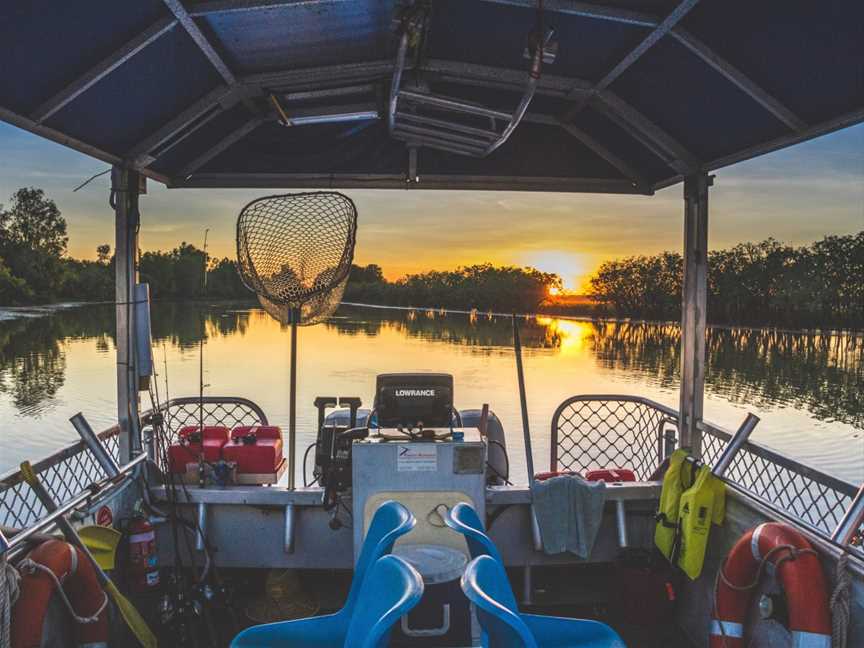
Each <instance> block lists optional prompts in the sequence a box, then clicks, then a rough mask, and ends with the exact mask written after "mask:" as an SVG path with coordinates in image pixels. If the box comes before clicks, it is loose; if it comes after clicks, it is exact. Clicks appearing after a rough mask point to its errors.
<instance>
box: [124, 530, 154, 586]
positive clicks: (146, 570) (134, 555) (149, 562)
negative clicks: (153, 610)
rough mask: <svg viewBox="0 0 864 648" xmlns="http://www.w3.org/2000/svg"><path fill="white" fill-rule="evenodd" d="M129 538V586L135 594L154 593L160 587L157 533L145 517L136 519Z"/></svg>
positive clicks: (129, 532) (128, 531) (129, 531)
mask: <svg viewBox="0 0 864 648" xmlns="http://www.w3.org/2000/svg"><path fill="white" fill-rule="evenodd" d="M127 533H128V536H129V574H128V575H129V586H130V587H131V589H132V590H133V591H135V592H152V591H153V590H155V589H157V588H158V587H159V561H158V558H157V553H156V531H155V529H154V528H153V525H152V524H150V521H149V520H148V519H147V518H146V517H143V516H139V517H134V518H132V520H131V521H130V522H129V527H128V529H127Z"/></svg>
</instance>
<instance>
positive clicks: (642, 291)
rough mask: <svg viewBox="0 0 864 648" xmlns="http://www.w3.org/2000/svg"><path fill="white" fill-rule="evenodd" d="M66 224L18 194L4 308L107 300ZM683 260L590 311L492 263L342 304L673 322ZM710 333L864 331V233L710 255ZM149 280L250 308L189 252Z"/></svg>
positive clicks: (631, 266)
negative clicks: (746, 328)
mask: <svg viewBox="0 0 864 648" xmlns="http://www.w3.org/2000/svg"><path fill="white" fill-rule="evenodd" d="M67 243H68V236H67V228H66V220H65V219H64V218H63V216H62V215H61V213H60V210H59V209H58V207H57V205H56V204H55V203H54V201H53V200H51V199H49V198H47V197H46V196H45V194H44V192H43V191H42V190H41V189H37V188H32V187H31V188H22V189H19V190H18V191H16V192H15V194H13V196H12V200H11V204H10V206H9V208H4V207H3V206H2V205H0V305H22V304H31V303H46V302H51V301H57V300H64V299H65V300H74V301H80V300H85V301H112V300H113V299H114V258H113V255H112V254H111V247H110V246H109V245H108V244H103V245H100V246H98V247H97V248H96V260H95V261H89V260H78V259H73V258H71V257H69V256H68V255H67ZM682 268H683V263H682V259H681V255H680V254H677V253H674V252H662V253H660V254H656V255H653V256H632V257H627V258H624V259H615V260H611V261H606V262H604V263H603V264H601V266H600V267H599V269H598V270H597V272H596V273H595V274H594V276H593V277H592V278H591V279H590V289H589V293H588V297H590V299H591V300H592V303H589V304H587V305H585V304H583V305H581V306H578V307H577V306H571V305H568V304H567V303H565V302H564V301H561V300H555V299H554V298H553V299H550V297H549V295H550V290H551V289H557V290H560V289H561V287H562V282H561V278H560V277H559V276H558V275H556V274H552V273H546V272H541V271H540V270H537V269H535V268H520V267H515V266H504V267H498V266H493V265H492V264H490V263H483V264H476V265H469V266H463V267H460V268H457V269H455V270H449V271H429V272H423V273H417V274H409V275H406V276H405V277H402V278H401V279H398V280H396V281H388V280H387V279H386V278H385V277H384V273H383V271H382V269H381V267H380V266H378V265H376V264H370V265H366V266H357V265H354V266H352V268H351V274H350V276H349V282H348V286H347V288H346V291H345V296H344V300H345V301H349V302H363V303H370V304H381V305H390V306H413V307H418V308H451V309H463V310H471V309H477V310H479V311H481V312H485V311H490V310H491V311H500V312H523V313H524V312H537V311H543V312H554V313H557V314H571V315H599V316H614V317H630V318H639V319H651V320H677V319H678V318H679V316H680V311H681V283H682V273H683V270H682ZM708 268H709V272H708V318H709V321H711V322H712V323H719V324H741V325H777V326H783V327H787V328H791V327H797V328H812V327H822V328H824V327H836V328H861V327H864V281H862V280H861V277H864V231H861V232H859V233H857V234H849V235H846V236H826V237H825V238H823V239H822V240H820V241H817V242H815V243H813V244H811V245H806V246H801V247H793V246H789V245H786V244H783V243H780V242H778V241H776V240H774V239H768V240H766V241H762V242H761V243H741V244H739V245H736V246H734V247H731V248H728V249H724V250H713V251H710V252H709V254H708ZM139 272H140V277H141V281H142V282H147V283H149V284H150V290H151V295H152V296H153V297H154V298H155V299H178V300H187V299H199V298H203V297H208V298H213V299H248V298H250V297H251V296H252V295H251V293H250V292H249V291H248V290H247V289H246V288H245V287H244V286H243V284H242V282H241V281H240V278H239V275H238V273H237V271H236V267H235V263H234V261H233V260H231V259H228V258H221V259H216V258H211V257H210V256H209V255H207V254H206V253H205V251H203V250H200V249H198V248H196V247H195V246H194V245H191V244H189V243H185V242H183V243H181V244H180V245H179V246H178V247H176V248H174V249H173V250H171V251H168V252H161V251H156V252H144V253H143V254H142V255H141V256H140V258H139Z"/></svg>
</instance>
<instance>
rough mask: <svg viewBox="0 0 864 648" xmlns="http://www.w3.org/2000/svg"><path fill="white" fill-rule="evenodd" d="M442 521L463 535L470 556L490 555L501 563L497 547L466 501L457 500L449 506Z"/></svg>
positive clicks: (475, 512)
mask: <svg viewBox="0 0 864 648" xmlns="http://www.w3.org/2000/svg"><path fill="white" fill-rule="evenodd" d="M444 523H445V524H446V525H447V526H448V527H450V528H451V529H453V530H454V531H456V532H458V533H461V534H462V535H463V536H465V542H466V543H467V544H468V553H469V554H471V557H472V558H477V557H478V556H491V557H492V558H494V559H495V560H496V561H498V562H499V563H501V564H503V561H502V560H501V554H499V553H498V547H496V546H495V543H494V542H492V539H491V538H490V537H489V536H487V535H486V530H485V527H484V526H483V521H482V520H481V519H480V516H479V515H477V511H475V510H474V507H473V506H471V505H470V504H467V503H466V502H459V503H458V504H456V506H454V507H453V508H451V509H450V510H449V511H448V512H447V515H445V516H444Z"/></svg>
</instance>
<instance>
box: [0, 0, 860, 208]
mask: <svg viewBox="0 0 864 648" xmlns="http://www.w3.org/2000/svg"><path fill="white" fill-rule="evenodd" d="M539 4H540V6H542V11H539V9H538V0H434V1H433V2H423V1H422V0H417V2H413V3H412V2H393V1H387V0H199V1H196V2H193V1H192V0H185V1H184V2H181V0H134V1H132V0H129V1H125V2H122V3H118V2H116V0H89V1H88V2H68V1H66V0H31V1H29V2H5V3H2V6H0V60H2V70H3V71H2V83H0V119H3V120H5V121H7V122H9V123H11V124H14V125H16V126H20V127H21V128H24V129H26V130H29V131H32V132H34V133H37V134H39V135H41V136H43V137H46V138H48V139H50V140H53V141H56V142H59V143H61V144H64V145H66V146H69V147H71V148H74V149H76V150H79V151H82V152H84V153H87V154H89V155H92V156H93V157H96V158H98V159H101V160H104V161H106V162H109V163H111V164H115V165H122V166H126V167H128V168H133V169H136V170H139V171H141V172H142V173H143V174H144V175H147V176H149V177H151V178H153V179H156V180H158V181H161V182H164V183H165V184H167V185H168V186H170V187H331V186H332V187H342V188H350V187H364V188H418V189H484V190H536V191H568V192H579V191H581V192H608V193H641V194H651V193H653V192H654V191H655V190H657V189H659V188H662V187H665V186H669V185H671V184H674V183H676V182H679V181H680V180H682V179H683V178H685V177H687V176H690V175H696V174H704V173H705V172H709V171H712V170H714V169H717V168H720V167H723V166H725V165H729V164H732V163H735V162H738V161H740V160H745V159H748V158H752V157H755V156H757V155H760V154H762V153H765V152H768V151H772V150H776V149H779V148H783V147H785V146H789V145H792V144H795V143H797V142H800V141H803V140H807V139H810V138H813V137H817V136H819V135H822V134H825V133H828V132H831V131H834V130H837V129H840V128H844V127H846V126H849V125H852V124H855V123H858V122H861V121H862V120H864V3H862V2H861V1H860V0H824V1H821V2H805V1H795V2H789V1H788V0H785V1H781V0H765V1H761V2H752V1H751V0H702V1H701V2H699V1H698V0H684V1H683V2H682V1H680V0H607V3H606V4H601V3H595V2H581V1H575V0H545V2H542V1H541V2H540V3H539ZM538 52H540V53H541V54H542V55H538ZM536 59H542V62H540V63H541V64H538V60H536ZM535 64H538V65H536V69H535ZM532 72H533V74H532Z"/></svg>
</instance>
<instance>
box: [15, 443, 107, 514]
mask: <svg viewBox="0 0 864 648" xmlns="http://www.w3.org/2000/svg"><path fill="white" fill-rule="evenodd" d="M99 438H100V439H102V442H103V443H104V444H105V445H106V446H107V447H108V450H109V451H110V452H111V454H112V455H113V456H114V458H115V459H117V458H118V456H119V447H118V437H117V427H113V428H110V429H108V430H106V431H105V432H102V433H100V434H99ZM33 470H34V471H35V472H36V473H37V474H38V475H39V479H40V481H41V482H42V483H43V485H44V486H45V488H46V489H47V490H48V493H49V494H50V495H51V497H52V499H53V500H54V501H55V502H57V503H58V504H62V503H64V502H67V501H69V500H70V499H72V498H73V497H75V496H76V495H79V494H80V493H83V492H84V491H85V490H86V489H87V488H88V487H89V486H90V484H92V483H93V482H96V481H100V480H102V479H104V478H105V477H107V476H108V475H107V474H106V473H105V471H104V470H102V467H101V466H100V465H99V462H97V461H96V459H95V457H94V456H93V455H92V454H91V453H90V452H89V451H88V450H87V446H85V445H84V442H83V441H78V442H77V443H73V444H71V445H69V446H66V447H65V448H63V449H62V450H60V452H56V453H54V454H53V455H51V456H50V457H47V458H45V459H43V460H41V461H38V462H36V463H35V464H33ZM46 514H47V511H46V510H45V507H44V506H42V503H41V502H40V501H39V500H38V499H37V498H36V496H35V495H34V494H33V491H32V490H31V489H30V487H29V486H28V485H27V484H26V482H25V481H24V479H23V477H22V476H21V472H20V471H18V470H16V471H13V472H11V473H9V474H7V475H6V476H4V477H3V478H2V479H0V525H3V526H7V527H13V528H17V529H25V528H27V527H28V526H30V525H31V524H33V523H34V522H36V521H37V520H39V519H40V518H42V517H44V516H45V515H46Z"/></svg>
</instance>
